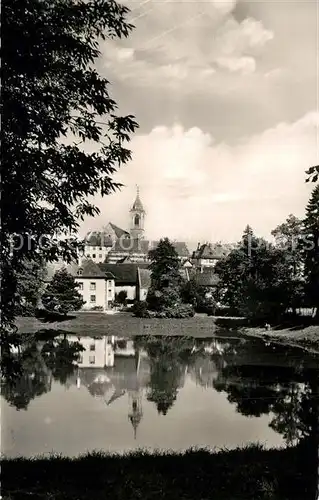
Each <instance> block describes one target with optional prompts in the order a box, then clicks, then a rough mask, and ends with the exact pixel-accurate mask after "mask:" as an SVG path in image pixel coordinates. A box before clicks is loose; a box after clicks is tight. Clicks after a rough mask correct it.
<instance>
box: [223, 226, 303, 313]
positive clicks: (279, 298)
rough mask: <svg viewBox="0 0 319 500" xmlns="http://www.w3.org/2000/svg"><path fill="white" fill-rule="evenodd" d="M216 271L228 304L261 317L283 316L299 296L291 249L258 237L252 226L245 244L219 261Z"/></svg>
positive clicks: (225, 301) (246, 236) (244, 241)
mask: <svg viewBox="0 0 319 500" xmlns="http://www.w3.org/2000/svg"><path fill="white" fill-rule="evenodd" d="M216 273H217V274H218V276H219V278H220V282H219V284H218V294H219V296H220V297H221V299H222V301H223V302H224V303H225V305H228V306H230V307H232V308H233V309H235V310H236V311H237V312H238V313H239V314H240V315H243V316H246V317H249V318H252V319H256V320H259V321H264V320H266V319H267V320H273V321H275V320H278V319H280V317H281V315H282V314H283V313H284V312H285V311H286V309H287V308H288V307H292V306H295V305H296V300H297V298H298V297H299V296H300V286H301V284H300V280H299V277H297V276H295V274H294V272H293V268H292V266H291V261H290V257H289V253H287V252H285V251H284V250H283V249H281V248H276V247H274V246H273V245H270V244H268V243H267V242H266V241H264V240H263V239H261V238H256V237H255V236H254V234H253V233H252V232H251V229H250V228H249V227H247V228H246V230H245V232H244V235H243V244H242V245H240V246H239V248H237V249H234V250H233V251H232V252H231V253H230V254H229V255H228V256H227V257H226V258H225V259H222V260H221V261H219V262H218V263H217V264H216Z"/></svg>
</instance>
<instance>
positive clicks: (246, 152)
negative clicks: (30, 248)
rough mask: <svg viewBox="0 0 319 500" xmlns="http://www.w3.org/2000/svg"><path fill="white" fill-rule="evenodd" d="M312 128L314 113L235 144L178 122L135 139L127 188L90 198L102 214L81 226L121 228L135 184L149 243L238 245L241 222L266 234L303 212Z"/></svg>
mask: <svg viewBox="0 0 319 500" xmlns="http://www.w3.org/2000/svg"><path fill="white" fill-rule="evenodd" d="M317 126H319V115H318V113H317V112H313V113H308V114H307V115H305V116H304V117H302V118H301V119H300V120H298V121H296V122H294V123H280V124H278V125H277V126H276V127H274V128H272V129H269V130H266V131H265V132H263V133H262V134H259V135H256V136H253V137H250V138H247V139H246V140H242V141H241V143H240V144H237V145H236V146H231V145H228V144H226V143H215V142H214V140H213V138H212V137H211V136H210V135H209V134H206V133H204V132H203V131H202V130H200V129H199V128H196V127H194V128H191V129H189V130H185V129H184V128H183V127H181V126H178V125H177V126H175V127H172V128H169V127H165V126H158V127H155V128H154V129H153V130H152V131H151V132H150V133H149V134H148V135H136V136H135V137H134V138H133V141H132V143H131V149H132V151H133V159H132V161H131V163H130V164H128V165H127V166H125V167H123V168H122V169H121V170H120V172H119V174H118V178H119V180H121V181H122V182H123V183H124V184H125V185H126V186H128V187H127V188H126V189H124V190H123V191H122V192H120V193H118V194H116V195H112V196H109V197H107V198H105V199H104V200H96V201H97V203H98V205H99V206H100V207H101V210H102V215H101V217H99V218H97V219H94V220H92V219H91V220H90V221H86V223H85V229H88V228H92V229H96V228H98V227H100V226H101V225H102V224H105V223H106V222H107V221H108V220H113V221H114V223H117V224H119V225H124V226H125V227H127V226H128V224H129V219H128V217H129V216H128V208H129V205H130V204H131V203H132V200H133V198H134V192H135V184H139V185H140V188H141V197H142V200H143V202H144V203H145V206H146V210H147V218H146V230H147V235H148V237H149V238H158V237H161V236H168V237H170V238H183V239H185V240H197V239H212V240H214V239H215V240H219V239H223V240H228V241H229V240H237V239H238V238H239V237H240V234H241V232H242V230H243V228H244V227H245V225H246V224H247V223H250V224H251V225H252V226H253V227H254V228H255V230H256V232H258V233H259V234H262V235H267V234H269V233H270V231H271V229H272V228H274V227H275V226H276V225H277V224H278V223H280V222H282V221H283V220H284V219H285V218H286V216H287V215H288V214H289V213H291V212H292V213H295V214H296V215H299V216H300V215H302V214H303V211H304V207H305V205H306V202H307V199H308V197H309V193H310V189H311V186H309V185H308V184H305V182H304V181H305V170H306V169H307V168H308V167H309V166H310V165H312V164H314V162H316V161H317V158H316V156H317V145H316V127H317Z"/></svg>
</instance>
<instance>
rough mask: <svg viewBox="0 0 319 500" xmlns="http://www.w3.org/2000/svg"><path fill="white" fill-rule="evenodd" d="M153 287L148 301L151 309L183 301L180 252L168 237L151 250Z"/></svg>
mask: <svg viewBox="0 0 319 500" xmlns="http://www.w3.org/2000/svg"><path fill="white" fill-rule="evenodd" d="M149 258H150V260H151V264H150V270H151V287H150V290H149V293H148V297H147V302H148V305H149V306H150V308H151V309H162V308H165V307H170V306H174V305H176V304H178V303H180V302H181V286H182V278H181V275H180V273H179V269H180V262H179V258H178V254H177V252H176V250H175V248H174V246H173V245H172V243H171V242H170V241H169V239H168V238H164V239H162V240H160V242H159V244H158V246H157V247H156V248H155V249H153V250H151V251H150V252H149Z"/></svg>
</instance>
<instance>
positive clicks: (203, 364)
mask: <svg viewBox="0 0 319 500" xmlns="http://www.w3.org/2000/svg"><path fill="white" fill-rule="evenodd" d="M224 364H225V362H224V359H223V344H221V343H220V342H218V341H217V340H216V339H212V341H211V342H210V343H209V344H208V345H206V346H205V347H204V354H199V355H198V356H197V357H196V358H195V362H194V364H193V366H192V367H191V369H190V376H191V379H192V380H194V381H195V383H196V385H200V386H202V387H205V388H208V387H213V382H214V380H215V379H216V378H217V376H218V373H219V372H220V370H221V369H222V368H223V367H224Z"/></svg>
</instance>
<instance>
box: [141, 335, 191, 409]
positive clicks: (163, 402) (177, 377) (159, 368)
mask: <svg viewBox="0 0 319 500" xmlns="http://www.w3.org/2000/svg"><path fill="white" fill-rule="evenodd" d="M135 345H136V347H138V348H140V349H143V350H145V351H146V353H147V355H148V357H149V360H150V370H151V374H150V381H149V391H148V394H147V399H148V401H152V402H153V403H155V404H156V408H157V411H158V413H161V414H163V415H166V414H167V412H168V410H169V409H170V408H171V407H172V406H173V405H174V402H175V401H176V398H177V394H178V389H179V388H180V387H182V386H183V385H184V377H185V371H186V367H187V366H188V365H189V364H191V363H192V359H193V357H194V354H193V348H194V346H195V340H194V339H193V338H190V337H166V336H165V337H164V336H161V337H154V336H152V337H138V338H136V339H135Z"/></svg>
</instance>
